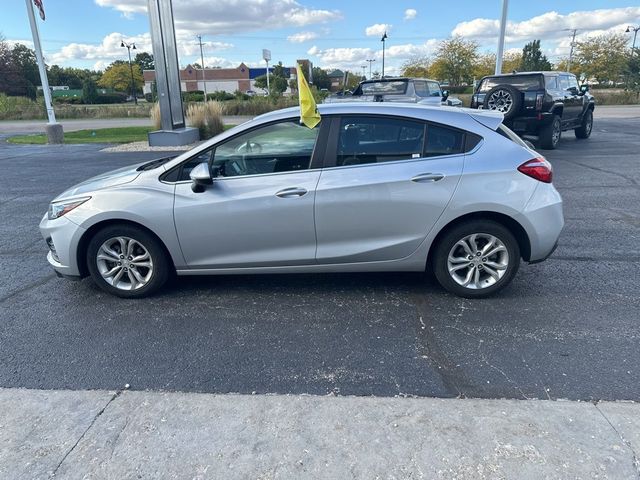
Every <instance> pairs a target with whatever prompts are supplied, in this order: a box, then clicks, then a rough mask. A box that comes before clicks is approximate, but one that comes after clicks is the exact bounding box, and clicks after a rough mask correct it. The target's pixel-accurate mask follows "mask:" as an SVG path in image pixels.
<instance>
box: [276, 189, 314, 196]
mask: <svg viewBox="0 0 640 480" xmlns="http://www.w3.org/2000/svg"><path fill="white" fill-rule="evenodd" d="M306 193H307V189H306V188H298V187H291V188H285V189H284V190H280V191H279V192H277V193H276V197H280V198H293V197H301V196H303V195H305V194H306Z"/></svg>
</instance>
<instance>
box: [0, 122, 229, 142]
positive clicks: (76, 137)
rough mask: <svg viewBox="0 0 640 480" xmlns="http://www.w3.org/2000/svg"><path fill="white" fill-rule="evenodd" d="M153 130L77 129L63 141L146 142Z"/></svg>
mask: <svg viewBox="0 0 640 480" xmlns="http://www.w3.org/2000/svg"><path fill="white" fill-rule="evenodd" d="M233 127H235V125H225V126H224V129H225V130H229V129H230V128H233ZM152 130H155V128H154V127H119V128H97V129H94V130H78V131H76V132H65V133H64V143H130V142H146V141H147V133H149V132H150V131H152ZM7 142H9V143H18V144H23V145H44V144H46V143H47V136H46V135H45V134H43V133H39V134H35V135H33V134H32V135H17V136H15V137H9V138H8V139H7Z"/></svg>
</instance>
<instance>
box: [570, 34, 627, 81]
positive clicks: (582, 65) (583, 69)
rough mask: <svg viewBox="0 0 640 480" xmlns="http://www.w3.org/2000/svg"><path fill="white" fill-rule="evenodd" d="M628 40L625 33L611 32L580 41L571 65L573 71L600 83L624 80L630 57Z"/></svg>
mask: <svg viewBox="0 0 640 480" xmlns="http://www.w3.org/2000/svg"><path fill="white" fill-rule="evenodd" d="M627 40H628V39H627V37H626V36H625V35H624V34H623V33H622V34H619V33H610V34H604V35H598V36H594V37H588V38H586V39H585V40H583V41H580V42H578V44H577V45H576V48H575V54H574V58H573V62H572V65H571V66H572V70H573V72H574V73H575V72H578V73H579V74H585V76H586V77H587V79H595V80H596V81H598V82H599V83H609V82H611V83H617V82H620V81H622V78H623V76H624V73H625V70H626V69H627V66H628V61H629V58H630V57H629V49H628V48H627ZM574 65H575V67H574Z"/></svg>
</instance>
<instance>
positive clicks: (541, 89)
mask: <svg viewBox="0 0 640 480" xmlns="http://www.w3.org/2000/svg"><path fill="white" fill-rule="evenodd" d="M471 108H483V109H487V110H497V111H499V112H502V113H503V114H504V119H505V120H504V123H505V124H506V125H507V126H508V127H509V128H511V129H512V130H513V131H515V132H517V133H518V134H520V135H536V136H537V137H538V141H539V144H540V147H542V148H544V149H553V148H556V146H557V145H558V142H559V141H560V135H561V132H562V131H565V130H573V131H574V132H575V134H576V137H577V138H589V135H591V129H592V127H593V109H594V108H595V101H594V98H593V96H592V95H591V94H589V88H588V86H587V85H582V87H578V81H577V79H576V77H575V75H573V74H571V73H567V72H523V73H512V74H505V75H492V76H488V77H484V78H483V79H482V80H480V83H478V87H477V88H476V91H475V93H474V94H473V97H472V98H471Z"/></svg>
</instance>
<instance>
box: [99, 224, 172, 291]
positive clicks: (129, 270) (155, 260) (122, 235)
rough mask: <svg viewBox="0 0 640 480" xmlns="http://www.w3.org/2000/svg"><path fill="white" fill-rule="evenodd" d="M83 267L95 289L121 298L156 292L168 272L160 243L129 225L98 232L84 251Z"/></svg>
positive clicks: (165, 255)
mask: <svg viewBox="0 0 640 480" xmlns="http://www.w3.org/2000/svg"><path fill="white" fill-rule="evenodd" d="M123 249H124V251H123ZM127 253H129V255H127ZM136 259H138V260H137V261H136V262H134V261H132V260H136ZM87 267H88V269H89V273H90V274H91V277H92V278H93V281H94V282H95V284H96V285H97V286H98V287H100V288H101V289H102V290H104V291H105V292H108V293H110V294H112V295H115V296H118V297H122V298H141V297H145V296H148V295H151V294H152V293H154V292H157V291H158V290H159V289H160V288H161V287H162V286H163V285H164V284H165V283H166V282H167V280H168V279H169V276H170V273H171V268H172V267H171V263H170V260H169V258H168V256H167V253H166V251H165V249H164V248H163V246H162V244H161V243H160V241H159V240H158V239H157V238H156V237H155V236H153V235H152V234H150V233H149V232H147V231H146V230H143V229H142V228H139V227H136V226H133V225H110V226H108V227H105V228H103V229H102V230H100V231H98V232H97V233H96V234H95V235H94V236H93V238H91V240H90V241H89V245H88V247H87Z"/></svg>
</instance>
